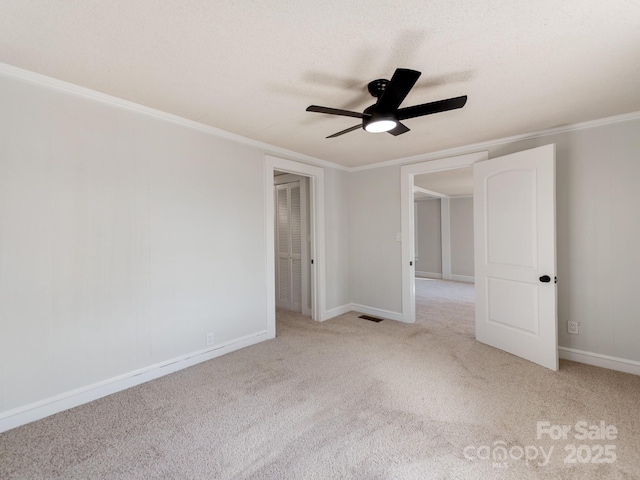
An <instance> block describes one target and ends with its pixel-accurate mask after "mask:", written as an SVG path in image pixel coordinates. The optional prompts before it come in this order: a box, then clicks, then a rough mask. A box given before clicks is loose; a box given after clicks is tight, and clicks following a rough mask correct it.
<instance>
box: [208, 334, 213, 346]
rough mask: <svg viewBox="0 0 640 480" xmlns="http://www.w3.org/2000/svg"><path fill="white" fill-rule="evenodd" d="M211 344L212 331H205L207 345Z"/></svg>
mask: <svg viewBox="0 0 640 480" xmlns="http://www.w3.org/2000/svg"><path fill="white" fill-rule="evenodd" d="M209 345H213V332H209V333H207V346H209Z"/></svg>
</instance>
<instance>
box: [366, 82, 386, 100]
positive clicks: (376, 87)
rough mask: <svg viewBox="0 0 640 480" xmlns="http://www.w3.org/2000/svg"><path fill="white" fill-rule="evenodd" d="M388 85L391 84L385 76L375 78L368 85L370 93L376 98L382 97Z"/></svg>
mask: <svg viewBox="0 0 640 480" xmlns="http://www.w3.org/2000/svg"><path fill="white" fill-rule="evenodd" d="M387 85H389V80H386V79H384V78H379V79H377V80H374V81H373V82H369V84H368V85H367V89H368V90H369V93H370V94H371V95H373V96H374V97H376V98H380V97H381V96H382V94H383V93H384V91H385V90H386V89H387Z"/></svg>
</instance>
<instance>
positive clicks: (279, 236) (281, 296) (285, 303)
mask: <svg viewBox="0 0 640 480" xmlns="http://www.w3.org/2000/svg"><path fill="white" fill-rule="evenodd" d="M275 190H276V229H275V230H276V305H277V306H278V307H281V308H286V309H288V310H294V311H296V312H301V311H302V243H303V230H302V202H301V188H300V182H299V181H297V182H292V183H286V184H284V185H276V187H275Z"/></svg>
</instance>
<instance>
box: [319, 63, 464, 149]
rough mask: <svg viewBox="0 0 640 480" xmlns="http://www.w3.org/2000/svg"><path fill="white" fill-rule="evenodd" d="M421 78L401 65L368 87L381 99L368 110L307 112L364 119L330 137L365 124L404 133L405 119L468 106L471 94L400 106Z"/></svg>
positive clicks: (367, 127)
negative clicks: (390, 74)
mask: <svg viewBox="0 0 640 480" xmlns="http://www.w3.org/2000/svg"><path fill="white" fill-rule="evenodd" d="M418 77H420V72H418V71H416V70H409V69H406V68H397V69H396V71H395V73H394V74H393V77H391V80H386V79H384V78H379V79H378V80H374V81H373V82H369V85H368V90H369V93H370V94H371V95H373V96H374V97H376V98H377V99H378V100H377V101H376V103H374V104H373V105H371V106H370V107H367V108H365V109H364V112H362V113H359V112H351V111H349V110H341V109H339V108H330V107H320V106H318V105H310V106H309V107H307V112H317V113H328V114H329V115H341V116H345V117H354V118H361V119H362V123H361V124H358V125H355V126H353V127H349V128H347V129H346V130H342V131H340V132H338V133H334V134H333V135H329V136H328V137H327V138H334V137H338V136H340V135H344V134H345V133H349V132H353V131H354V130H357V129H358V128H360V127H362V128H364V129H365V130H366V131H367V132H373V133H377V132H388V133H390V134H391V135H396V136H397V135H401V134H403V133H406V132H408V131H409V128H407V127H406V126H405V125H404V124H402V123H401V120H407V119H408V118H415V117H421V116H423V115H430V114H432V113H439V112H446V111H447V110H455V109H456V108H462V107H464V104H465V103H467V96H466V95H463V96H461V97H455V98H448V99H446V100H438V101H437V102H430V103H423V104H421V105H414V106H412V107H405V108H400V104H401V103H402V102H403V100H404V99H405V97H406V96H407V94H408V93H409V91H410V90H411V89H412V88H413V86H414V85H415V83H416V81H417V80H418Z"/></svg>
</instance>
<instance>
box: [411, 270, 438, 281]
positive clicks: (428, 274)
mask: <svg viewBox="0 0 640 480" xmlns="http://www.w3.org/2000/svg"><path fill="white" fill-rule="evenodd" d="M416 277H417V278H433V279H436V280H440V279H442V274H441V273H432V272H416Z"/></svg>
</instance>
